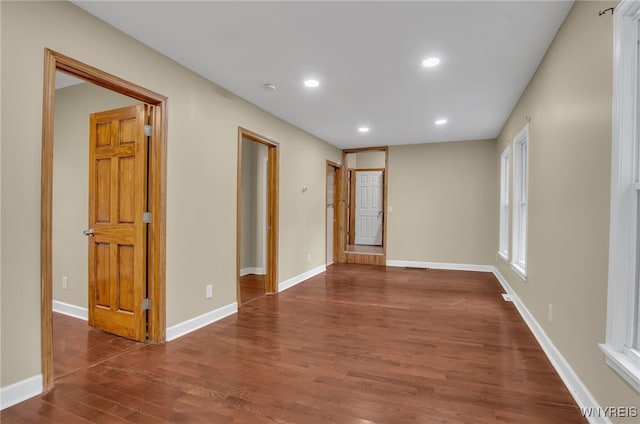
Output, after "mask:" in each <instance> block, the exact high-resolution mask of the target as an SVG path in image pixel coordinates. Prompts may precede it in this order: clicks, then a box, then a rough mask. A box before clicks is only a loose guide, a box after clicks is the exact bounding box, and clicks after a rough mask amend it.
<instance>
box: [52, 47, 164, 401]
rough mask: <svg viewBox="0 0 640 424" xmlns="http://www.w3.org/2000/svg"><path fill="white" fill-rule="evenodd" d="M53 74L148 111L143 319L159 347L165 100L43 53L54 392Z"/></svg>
mask: <svg viewBox="0 0 640 424" xmlns="http://www.w3.org/2000/svg"><path fill="white" fill-rule="evenodd" d="M56 71H61V72H64V73H66V74H69V75H71V76H74V77H76V78H80V79H82V80H85V81H86V82H90V83H92V84H95V85H97V86H100V87H103V88H106V89H107V90H111V91H114V92H117V93H120V94H123V95H125V96H129V97H131V98H134V99H136V100H139V101H141V102H144V103H147V104H149V105H150V106H151V111H150V120H151V122H152V124H153V131H152V135H151V143H150V146H149V165H148V166H149V180H148V209H149V212H151V214H152V216H153V220H152V222H151V223H150V224H148V225H149V227H148V244H147V297H149V299H151V308H150V309H149V312H148V313H149V315H148V318H147V323H148V334H149V336H148V340H149V341H150V342H151V343H164V341H165V334H166V315H165V311H166V297H165V294H166V289H165V287H166V267H165V258H166V242H165V240H166V205H167V199H166V187H167V179H166V175H167V173H166V169H167V98H166V97H165V96H162V95H160V94H157V93H155V92H153V91H150V90H147V89H146V88H143V87H140V86H139V85H136V84H133V83H131V82H128V81H126V80H124V79H122V78H119V77H116V76H114V75H111V74H108V73H106V72H104V71H102V70H100V69H97V68H94V67H93V66H90V65H87V64H85V63H82V62H80V61H78V60H76V59H73V58H71V57H69V56H65V55H63V54H61V53H58V52H56V51H53V50H50V49H48V48H45V51H44V89H43V101H42V154H41V191H40V199H41V203H40V204H41V209H40V293H41V295H40V296H41V307H40V310H41V343H42V346H41V349H42V375H43V389H44V390H45V391H47V390H50V389H52V388H53V386H54V374H53V310H52V308H53V269H52V262H53V261H52V257H53V249H52V243H53V227H52V214H53V212H52V211H53V145H54V128H53V126H54V118H55V80H56Z"/></svg>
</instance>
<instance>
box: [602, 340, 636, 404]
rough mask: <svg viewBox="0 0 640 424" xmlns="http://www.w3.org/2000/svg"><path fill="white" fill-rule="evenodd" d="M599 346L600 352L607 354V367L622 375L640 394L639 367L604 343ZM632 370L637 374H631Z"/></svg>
mask: <svg viewBox="0 0 640 424" xmlns="http://www.w3.org/2000/svg"><path fill="white" fill-rule="evenodd" d="M599 346H600V350H601V351H602V352H604V354H605V361H606V362H607V365H609V366H610V367H611V368H613V369H614V370H615V371H616V372H617V373H618V374H620V376H622V378H624V379H625V381H626V382H627V383H629V385H631V387H633V388H634V389H636V391H638V392H640V370H639V369H638V366H637V365H636V364H634V363H633V361H632V360H631V359H630V358H629V356H628V355H625V354H624V353H621V352H616V351H615V350H613V349H612V348H611V346H608V345H606V344H604V343H601V344H600V345H599ZM630 370H635V372H629V371H630Z"/></svg>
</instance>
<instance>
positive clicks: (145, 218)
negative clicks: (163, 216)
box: [142, 212, 151, 224]
mask: <svg viewBox="0 0 640 424" xmlns="http://www.w3.org/2000/svg"><path fill="white" fill-rule="evenodd" d="M142 223H143V224H151V212H142Z"/></svg>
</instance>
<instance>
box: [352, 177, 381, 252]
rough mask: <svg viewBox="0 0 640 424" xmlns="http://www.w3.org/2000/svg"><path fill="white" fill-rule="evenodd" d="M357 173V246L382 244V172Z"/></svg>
mask: <svg viewBox="0 0 640 424" xmlns="http://www.w3.org/2000/svg"><path fill="white" fill-rule="evenodd" d="M355 172H356V211H355V214H356V222H355V225H356V244H363V245H374V246H379V245H381V244H382V171H355Z"/></svg>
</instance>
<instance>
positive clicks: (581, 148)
mask: <svg viewBox="0 0 640 424" xmlns="http://www.w3.org/2000/svg"><path fill="white" fill-rule="evenodd" d="M614 5H615V3H610V2H576V4H575V5H574V7H573V9H572V10H571V12H570V13H569V15H568V16H567V18H566V20H565V22H564V24H563V25H562V27H561V28H560V31H559V32H558V35H557V36H556V38H555V40H554V41H553V43H552V45H551V47H550V49H549V51H548V52H547V54H546V56H545V58H544V60H543V62H542V63H541V65H540V67H539V68H538V71H537V72H536V74H535V76H534V77H533V79H532V80H531V82H530V83H529V86H528V87H527V89H526V91H525V92H524V94H523V95H522V97H521V99H520V101H519V102H518V104H517V106H516V107H515V109H514V111H513V113H512V115H511V117H510V118H509V120H508V121H507V123H506V125H505V126H504V128H503V130H502V132H501V134H500V136H499V138H498V149H497V152H496V157H495V159H494V162H495V166H496V167H498V166H499V155H500V152H502V150H503V149H504V148H505V147H506V146H507V145H510V144H511V140H512V139H513V137H514V136H515V135H516V134H517V132H518V131H519V130H520V129H521V128H522V127H523V126H524V125H525V124H526V122H527V121H526V120H525V116H529V117H531V122H530V124H529V152H530V157H529V167H530V173H529V243H528V277H527V282H526V283H525V282H524V281H522V279H520V278H519V277H518V276H517V275H516V274H515V273H513V272H511V270H510V267H509V265H508V264H506V263H504V262H503V261H502V260H497V261H496V265H497V267H498V268H499V270H500V271H501V272H502V274H503V275H504V276H505V277H506V278H507V280H508V281H509V283H510V285H511V286H512V287H513V288H514V290H515V291H516V292H517V294H518V296H519V297H520V298H521V299H522V301H523V302H524V303H525V304H526V306H527V308H528V309H529V310H530V311H531V313H533V315H534V316H535V317H536V320H537V321H538V322H539V323H540V324H541V325H542V327H543V328H544V330H545V332H546V333H547V334H548V335H549V337H550V338H551V339H552V341H553V343H554V344H555V345H556V346H557V347H558V349H560V351H561V352H562V354H563V355H564V357H565V358H566V359H567V360H568V361H569V363H570V364H571V366H572V367H573V369H574V370H575V371H576V372H577V373H578V375H579V376H580V378H581V380H582V381H583V382H584V383H585V384H586V385H587V387H588V388H589V390H590V391H591V393H592V394H593V395H594V396H595V398H596V399H597V401H598V402H599V403H600V405H601V406H603V407H604V406H636V407H638V408H640V397H639V396H638V393H637V392H635V391H634V390H633V389H632V388H631V387H630V386H629V385H627V384H626V383H625V382H624V381H623V380H622V379H621V378H620V377H619V376H618V375H617V374H616V373H615V372H613V371H612V370H611V369H609V367H608V366H607V365H606V364H605V362H604V358H603V355H602V353H601V352H600V351H599V349H598V343H601V342H603V341H604V340H605V323H606V301H607V261H608V237H609V200H610V199H609V194H610V181H611V165H610V164H611V95H612V91H611V88H612V63H613V58H612V55H613V51H612V45H613V39H612V34H613V25H612V22H613V19H612V17H611V16H610V15H604V16H600V17H599V16H598V11H600V10H602V9H605V8H608V7H612V6H614ZM495 185H498V180H497V179H496V181H495ZM496 250H497V247H495V248H494V251H496ZM549 304H551V305H553V315H554V321H553V323H550V322H549V321H548V320H547V307H548V305H549ZM612 421H614V422H618V421H619V422H634V423H635V422H637V418H634V419H628V420H624V419H618V421H616V419H612Z"/></svg>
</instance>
